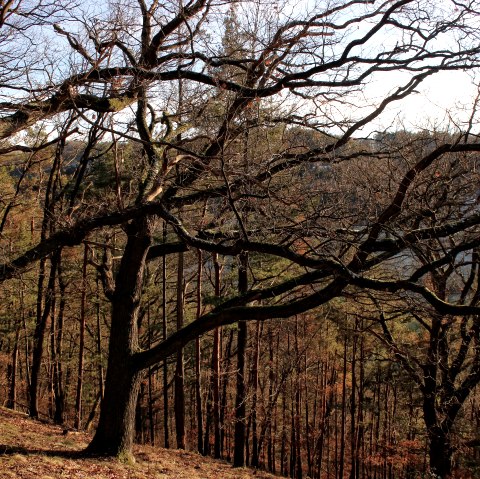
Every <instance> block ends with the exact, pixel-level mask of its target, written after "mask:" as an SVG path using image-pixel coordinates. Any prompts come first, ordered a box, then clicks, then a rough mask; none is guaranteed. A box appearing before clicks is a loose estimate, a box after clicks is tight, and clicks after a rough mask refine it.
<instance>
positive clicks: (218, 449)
mask: <svg viewBox="0 0 480 479" xmlns="http://www.w3.org/2000/svg"><path fill="white" fill-rule="evenodd" d="M213 267H214V272H215V297H216V298H217V299H219V298H220V275H221V268H220V262H219V261H218V255H217V254H213ZM220 340H221V330H220V328H215V330H214V332H213V353H212V389H213V391H212V392H213V432H214V441H215V442H214V448H213V456H214V457H215V459H220V458H221V457H222V444H221V442H222V438H221V434H220V351H221V344H220V343H221V341H220Z"/></svg>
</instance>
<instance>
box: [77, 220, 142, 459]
mask: <svg viewBox="0 0 480 479" xmlns="http://www.w3.org/2000/svg"><path fill="white" fill-rule="evenodd" d="M127 235H128V239H127V244H126V247H125V252H124V254H123V257H122V261H121V263H120V268H119V271H118V275H117V278H116V285H115V292H114V294H113V298H112V325H111V331H110V346H109V356H108V366H107V377H106V383H105V392H104V394H105V396H104V399H103V402H102V406H101V410H100V419H99V423H98V427H97V431H96V433H95V436H94V438H93V440H92V442H91V443H90V445H89V446H88V448H87V451H86V452H87V453H89V454H94V455H109V456H118V457H121V458H122V459H129V457H130V454H131V449H132V446H133V440H134V434H135V409H136V402H137V398H138V392H139V389H140V383H141V380H142V376H143V372H141V371H139V368H138V367H137V366H136V365H135V364H134V363H133V360H132V355H133V354H134V353H135V352H136V351H138V349H139V347H138V327H137V323H138V321H137V319H138V312H139V308H140V298H141V294H142V284H143V277H144V270H145V260H146V255H147V252H148V249H149V246H150V243H151V234H150V221H149V219H148V218H139V219H137V220H134V221H133V222H132V223H131V224H130V225H129V226H128V228H127Z"/></svg>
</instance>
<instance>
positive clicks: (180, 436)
mask: <svg viewBox="0 0 480 479" xmlns="http://www.w3.org/2000/svg"><path fill="white" fill-rule="evenodd" d="M183 265H184V257H183V252H181V253H178V269H177V331H178V330H180V329H182V326H183V307H184V281H183V268H184V266H183ZM184 383H185V381H184V363H183V349H179V351H178V352H177V363H176V368H175V403H174V410H175V432H176V436H177V448H178V449H185V390H184Z"/></svg>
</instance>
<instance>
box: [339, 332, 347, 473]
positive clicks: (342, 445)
mask: <svg viewBox="0 0 480 479" xmlns="http://www.w3.org/2000/svg"><path fill="white" fill-rule="evenodd" d="M346 394H347V336H346V335H345V336H344V338H343V378H342V412H341V418H340V460H339V463H340V467H339V470H338V479H343V470H344V464H345V422H346V417H345V416H346V414H345V413H346V408H345V397H346Z"/></svg>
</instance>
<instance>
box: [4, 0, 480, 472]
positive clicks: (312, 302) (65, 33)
mask: <svg viewBox="0 0 480 479" xmlns="http://www.w3.org/2000/svg"><path fill="white" fill-rule="evenodd" d="M69 3H70V4H67V2H65V3H64V4H62V3H61V2H48V1H45V2H43V1H42V2H29V1H21V0H18V1H16V2H0V27H1V30H0V35H1V38H0V42H1V43H0V45H1V47H2V52H3V53H4V55H3V59H2V63H1V64H0V76H1V85H0V88H1V90H0V91H1V95H2V98H1V102H0V109H1V115H0V137H1V138H2V139H3V140H4V144H3V145H2V146H1V148H0V153H2V154H3V155H10V156H8V158H11V155H12V154H15V153H16V152H27V153H28V152H34V151H37V150H39V149H41V148H46V147H48V146H51V145H52V144H56V143H59V144H61V143H62V142H63V143H64V142H65V138H67V137H68V136H69V135H72V134H76V135H79V136H80V137H81V138H82V139H85V140H86V141H87V146H86V148H85V151H84V153H83V155H82V158H81V159H80V160H79V161H78V164H77V165H76V171H75V173H74V175H73V176H72V177H71V178H70V179H69V181H68V182H67V184H66V185H62V186H61V187H59V189H58V191H57V194H56V195H55V197H54V198H53V199H52V201H53V202H54V203H55V206H56V207H55V209H54V210H53V209H52V210H50V211H55V213H54V214H53V213H52V214H49V224H50V227H49V230H48V232H46V233H45V234H44V235H43V237H42V238H41V239H40V240H39V242H38V244H36V245H34V246H33V247H31V248H29V249H25V250H14V251H12V253H11V254H10V255H9V256H7V257H5V259H4V261H3V264H2V268H0V278H1V279H2V280H6V279H8V278H11V277H12V276H15V275H17V274H18V273H20V272H22V271H23V270H25V269H26V268H29V267H30V266H31V265H32V264H33V263H34V262H36V261H38V260H41V259H45V258H47V257H54V256H55V254H58V251H59V250H60V249H62V248H65V247H69V246H75V245H78V244H80V243H81V242H82V241H84V240H85V239H87V238H88V237H89V235H93V234H94V233H95V232H97V231H101V230H102V229H106V228H108V227H120V228H121V230H122V232H123V239H122V241H123V243H122V254H121V258H120V260H119V265H118V267H115V268H112V266H111V261H110V260H109V257H108V254H105V260H104V261H103V262H100V263H98V264H97V267H98V269H99V271H100V272H101V274H102V278H103V283H104V289H105V294H106V296H107V297H108V298H109V300H110V301H111V305H112V308H111V311H112V313H111V332H110V334H111V336H110V346H109V357H108V371H107V379H106V387H105V396H104V400H103V402H102V407H101V414H100V420H99V424H98V428H97V431H96V434H95V437H94V439H93V441H92V443H91V445H90V446H89V448H88V450H89V452H91V453H95V454H111V455H119V454H129V453H130V451H131V447H132V443H133V436H134V434H133V425H134V416H135V403H136V399H137V395H138V390H139V387H140V381H141V379H142V375H143V373H144V372H145V371H146V370H147V369H148V368H149V367H150V366H152V365H154V364H157V363H158V362H160V361H161V360H163V359H164V358H166V357H167V356H169V355H171V354H173V353H175V352H176V351H177V350H178V349H179V348H181V347H182V346H184V345H185V344H187V343H188V342H189V341H191V340H193V339H195V338H197V337H198V336H199V335H201V334H203V333H205V332H207V331H210V330H212V329H214V328H217V327H219V326H221V325H225V324H231V323H235V322H237V321H240V320H266V319H269V318H286V317H289V316H291V315H294V314H298V313H301V312H304V311H307V310H310V309H313V308H315V307H317V306H319V305H322V304H324V303H326V302H328V301H330V300H331V299H333V298H335V297H338V296H343V295H345V296H349V295H350V294H351V292H352V291H357V290H358V288H361V289H362V290H372V291H385V290H386V291H395V292H396V291H404V292H408V293H409V294H413V295H415V296H417V297H418V298H421V299H422V301H424V302H426V303H429V304H430V305H431V306H432V307H433V308H434V309H435V310H436V311H437V313H438V314H443V315H458V316H465V315H476V314H478V313H479V310H478V307H477V305H476V303H471V304H470V303H465V301H455V300H454V298H453V299H452V298H449V297H447V296H445V295H443V296H442V295H439V294H438V291H437V290H436V289H435V288H434V287H431V285H430V284H429V282H428V281H425V278H426V276H427V275H430V274H431V275H434V273H435V272H436V271H437V270H441V269H442V268H443V267H444V266H445V265H446V264H447V263H448V262H449V261H451V260H452V257H454V256H455V255H456V254H458V252H466V251H471V250H474V249H475V248H477V247H478V242H479V237H478V231H479V230H478V228H479V226H478V225H479V223H480V214H479V213H478V211H477V209H476V208H472V207H468V208H464V207H462V205H460V206H459V205H456V208H451V209H449V210H448V214H442V215H440V214H437V211H436V209H435V208H434V207H433V206H432V205H434V204H435V202H436V201H440V200H442V201H447V202H448V201H449V198H451V197H453V198H456V197H457V195H458V189H457V188H452V189H448V190H441V189H438V191H435V192H433V193H432V198H431V199H429V200H428V201H427V200H425V203H426V204H427V206H425V207H414V206H412V205H415V202H416V201H420V200H419V198H420V199H421V198H426V197H427V196H425V191H424V190H422V185H423V184H424V183H425V177H426V176H432V175H435V174H436V172H437V171H443V170H442V168H443V166H442V165H444V164H445V162H452V161H456V160H455V159H456V158H457V157H458V155H460V156H462V155H463V156H464V157H465V161H466V162H467V163H468V162H473V161H475V153H476V152H478V151H480V143H479V142H478V139H477V137H476V135H475V126H476V120H477V119H476V110H475V105H474V104H473V105H472V113H471V116H470V119H469V121H467V122H466V124H465V127H460V126H458V125H457V127H456V129H455V131H454V134H452V135H450V136H448V137H447V136H445V137H444V138H441V137H436V138H435V141H432V142H431V143H430V144H429V145H428V148H423V149H422V150H421V154H419V155H418V156H416V157H413V156H412V155H409V154H407V153H408V151H409V149H411V148H412V141H411V138H410V137H408V136H407V137H406V138H405V142H404V143H400V144H399V143H398V142H391V143H389V142H387V141H385V136H384V135H377V136H374V135H373V134H370V137H369V138H364V139H361V136H362V135H363V136H366V135H367V133H368V132H369V131H371V130H372V128H370V129H369V128H368V127H369V125H371V124H372V123H373V122H377V123H378V122H379V121H381V118H382V114H384V113H385V112H386V111H388V109H389V107H390V106H391V105H392V104H394V103H395V104H401V101H402V100H403V99H405V98H406V97H408V96H409V95H415V94H417V89H418V88H419V87H420V86H421V84H422V82H424V81H425V80H426V79H428V78H430V77H433V76H434V75H439V74H441V73H442V71H447V70H459V71H463V70H474V69H475V68H477V66H478V55H479V52H480V44H479V40H478V33H477V31H476V30H475V28H474V25H475V20H476V19H478V16H477V15H478V7H479V5H478V2H476V1H469V2H464V3H459V2H453V1H452V2H450V1H444V2H441V3H440V4H438V5H432V2H424V1H422V0H417V1H413V0H402V1H384V2H377V1H364V0H351V1H343V0H342V1H333V2H320V1H319V2H305V3H304V4H302V5H300V6H299V5H296V6H295V8H294V6H293V5H291V4H290V3H289V2H273V4H272V3H270V2H264V1H263V0H256V1H245V2H243V1H240V2H216V1H213V0H191V1H184V2H182V1H180V0H179V1H175V0H172V1H168V2H158V1H155V0H154V1H149V2H147V1H145V0H137V1H134V0H132V1H130V2H125V1H122V2H118V3H116V2H110V3H109V6H108V8H107V7H106V8H105V10H102V9H98V8H94V6H93V5H90V4H89V3H88V2H86V4H83V5H81V6H80V5H74V4H73V2H69ZM235 35H236V36H238V38H237V39H235V38H232V37H233V36H235ZM239 39H240V40H239ZM46 45H48V46H49V47H50V48H45V46H46ZM14 46H15V48H17V49H20V50H21V51H17V52H15V51H14V50H13V47H14ZM7 53H8V54H7ZM399 73H401V74H400V75H399ZM378 78H381V79H382V80H383V81H384V82H385V83H388V82H390V84H391V87H390V88H389V89H388V92H387V93H386V94H385V95H384V96H382V97H381V98H378V97H376V98H374V99H372V100H371V101H367V100H365V96H363V95H362V93H364V91H365V88H366V85H367V83H368V82H370V81H373V80H375V79H378ZM179 85H181V90H182V95H181V96H182V98H181V101H180V99H179V96H180V95H179V89H180V87H179ZM472 103H473V100H472ZM40 124H42V125H43V127H44V128H45V129H46V130H48V131H51V133H50V134H47V135H45V136H44V140H43V141H42V142H37V143H36V144H35V145H33V146H31V145H30V146H29V145H26V144H25V143H24V142H22V141H21V135H20V134H21V132H23V131H25V129H27V128H29V127H34V126H38V125H40ZM55 131H57V132H59V134H58V135H57V134H55V133H54V132H55ZM365 132H367V133H365ZM102 135H105V136H109V138H112V142H113V143H115V142H119V141H122V142H131V143H135V144H137V148H136V150H135V151H136V155H137V156H136V161H135V163H134V164H133V163H131V164H130V166H131V168H132V172H131V175H130V179H129V188H128V189H126V188H122V184H121V181H120V180H119V179H118V168H119V165H118V164H117V163H116V162H115V161H114V162H110V166H111V168H113V169H114V170H115V175H112V177H113V178H116V181H117V184H116V189H115V193H114V195H113V196H112V200H108V201H104V204H102V205H101V206H99V205H98V195H90V196H89V195H88V194H86V193H85V189H84V188H83V187H82V185H85V184H86V183H88V181H89V172H90V171H91V168H92V165H94V164H98V162H102V161H104V162H105V164H106V165H107V166H108V161H107V160H108V158H110V157H109V156H108V151H109V148H107V150H108V151H105V152H104V153H102V152H101V151H99V141H100V139H104V136H102ZM113 143H112V144H113ZM413 145H414V143H413ZM413 147H414V146H413ZM100 150H101V149H100ZM359 164H361V165H363V170H362V171H369V170H371V171H376V170H377V169H378V170H381V171H383V173H384V175H383V177H384V184H383V185H381V186H380V187H379V189H378V191H373V190H372V191H371V194H370V195H360V194H359V192H358V188H357V185H356V178H355V175H351V174H350V175H349V174H348V171H349V165H356V166H357V167H358V165H359ZM51 168H54V165H53V164H52V165H47V166H46V169H47V171H50V169H51ZM352 169H354V168H352ZM452 171H453V170H452ZM470 171H473V168H472V169H471V170H469V169H468V168H466V169H465V172H464V174H465V175H467V176H468V175H469V174H470ZM445 181H447V182H449V181H450V179H449V178H446V180H445ZM132 185H133V186H132ZM419 192H421V193H422V195H423V197H422V196H421V195H420V193H419ZM469 194H470V195H471V198H470V199H469V197H467V196H465V194H463V196H462V198H463V199H464V200H465V201H467V202H468V201H470V200H471V201H474V200H475V199H476V198H475V197H474V196H475V194H474V192H472V191H471V192H469ZM419 195H420V196H419ZM444 197H446V199H443V198H444ZM105 198H107V199H108V197H105ZM105 198H104V200H105ZM422 201H423V200H422ZM469 204H470V203H469ZM51 206H52V204H50V205H49V207H51ZM201 211H203V213H201ZM425 217H434V218H435V221H430V222H428V221H425ZM205 218H207V221H205ZM161 221H163V222H165V223H167V224H168V225H169V226H168V227H169V228H170V230H171V231H173V232H174V234H175V236H176V238H175V241H172V242H171V243H162V242H161V241H159V239H158V238H159V236H160V235H159V234H158V231H157V230H158V227H159V224H160V222H161ZM432 241H437V242H439V243H440V244H441V245H442V248H441V249H440V250H439V251H437V252H436V255H430V256H429V255H426V254H425V255H422V256H421V257H422V261H423V262H420V263H416V262H414V261H412V263H411V264H412V268H413V271H412V269H410V270H408V269H407V270H405V271H403V274H399V275H395V276H392V277H391V278H387V279H385V278H379V277H378V271H381V270H382V268H383V266H384V265H388V264H391V262H392V259H395V258H398V257H399V256H400V255H406V256H408V257H418V252H419V251H422V250H423V249H425V248H428V245H429V244H431V242H432ZM190 247H194V248H198V249H199V250H203V251H209V252H213V253H217V254H222V255H227V256H237V255H240V254H244V253H246V252H248V253H249V258H255V257H258V258H268V259H270V260H271V259H275V260H278V261H282V262H283V263H284V264H285V267H284V268H283V271H284V274H283V275H279V276H278V277H277V278H275V279H274V280H273V281H272V280H271V278H270V279H269V280H268V281H262V278H261V277H259V278H258V279H257V280H256V281H255V282H254V283H252V284H253V285H252V287H251V289H249V290H248V291H247V292H246V293H244V294H241V295H239V296H237V297H234V298H230V299H228V300H226V301H225V302H223V303H222V304H221V305H219V306H217V307H216V308H215V309H213V310H212V311H211V312H209V313H208V314H206V315H203V316H201V317H199V318H198V319H196V320H195V321H193V322H191V323H189V324H186V325H185V326H183V327H182V328H181V329H180V330H179V331H177V332H175V333H174V334H172V335H171V336H170V337H169V338H167V339H166V340H164V341H161V342H160V343H158V344H155V345H153V346H152V348H150V349H149V350H142V349H141V348H140V345H139V337H138V319H139V318H138V315H139V311H140V307H141V303H142V290H143V288H144V286H145V269H146V265H147V263H148V262H149V261H154V260H155V259H156V258H159V257H161V256H164V255H167V254H173V253H178V252H179V251H183V250H186V249H188V248H190ZM242 292H243V291H242ZM112 411H115V413H114V414H112ZM436 467H437V466H436V465H435V464H433V465H432V469H433V472H436V473H438V474H440V475H442V474H443V472H442V471H440V470H435V468H436Z"/></svg>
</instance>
